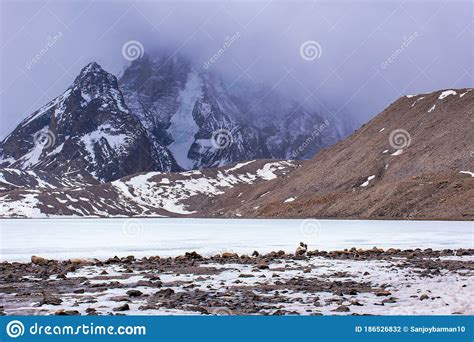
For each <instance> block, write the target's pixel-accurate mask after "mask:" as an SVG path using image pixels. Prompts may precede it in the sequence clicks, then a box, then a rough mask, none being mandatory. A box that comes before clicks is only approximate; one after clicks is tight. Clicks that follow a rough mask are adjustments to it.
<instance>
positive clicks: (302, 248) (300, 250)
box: [295, 242, 308, 255]
mask: <svg viewBox="0 0 474 342" xmlns="http://www.w3.org/2000/svg"><path fill="white" fill-rule="evenodd" d="M307 251H308V245H307V244H305V243H304V242H300V245H299V246H298V248H296V252H295V255H305V254H306V252H307Z"/></svg>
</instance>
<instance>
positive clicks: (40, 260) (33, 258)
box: [31, 255, 49, 266]
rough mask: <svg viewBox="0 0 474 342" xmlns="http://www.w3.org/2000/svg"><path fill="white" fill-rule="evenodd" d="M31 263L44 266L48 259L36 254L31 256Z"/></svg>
mask: <svg viewBox="0 0 474 342" xmlns="http://www.w3.org/2000/svg"><path fill="white" fill-rule="evenodd" d="M31 263H32V264H35V265H40V266H45V265H47V264H48V263H49V260H48V259H46V258H42V257H39V256H36V255H32V256H31Z"/></svg>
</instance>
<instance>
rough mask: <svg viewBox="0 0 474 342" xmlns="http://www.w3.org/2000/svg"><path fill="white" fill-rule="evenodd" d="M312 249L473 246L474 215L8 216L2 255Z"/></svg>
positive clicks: (0, 233)
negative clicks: (471, 218) (458, 218)
mask: <svg viewBox="0 0 474 342" xmlns="http://www.w3.org/2000/svg"><path fill="white" fill-rule="evenodd" d="M300 241H304V242H306V243H307V244H308V247H309V249H319V250H335V249H343V248H350V247H357V248H372V247H373V246H377V247H382V248H390V247H394V248H401V249H406V248H423V249H424V248H433V249H444V248H451V249H453V248H472V247H473V245H474V222H446V221H445V222H441V221H436V222H435V221H345V220H337V221H336V220H244V219H239V220H231V219H227V220H226V219H153V218H148V219H35V220H30V219H7V220H0V260H8V261H27V260H30V257H31V255H40V256H43V257H46V258H55V259H68V258H98V259H105V258H109V257H112V256H114V255H117V256H127V255H134V256H136V257H143V256H150V255H160V256H176V255H180V254H184V252H189V251H196V252H198V253H200V254H203V255H213V254H217V253H222V252H224V251H232V252H235V253H239V254H241V253H252V252H253V251H254V250H257V251H259V252H261V253H262V252H263V253H266V252H269V251H276V250H280V249H282V250H284V251H286V252H294V250H295V247H296V246H297V244H298V243H299V242H300Z"/></svg>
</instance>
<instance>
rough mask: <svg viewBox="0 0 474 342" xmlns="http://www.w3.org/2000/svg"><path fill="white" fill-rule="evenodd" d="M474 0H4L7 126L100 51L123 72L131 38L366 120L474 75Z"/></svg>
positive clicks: (468, 82)
mask: <svg viewBox="0 0 474 342" xmlns="http://www.w3.org/2000/svg"><path fill="white" fill-rule="evenodd" d="M472 6H473V4H472V2H470V1H432V2H425V1H411V2H403V1H364V2H361V1H357V2H355V1H354V2H352V1H316V2H314V1H293V2H289V1H255V2H250V1H236V2H224V1H222V2H220V1H212V2H211V1H209V2H206V1H169V2H150V1H145V2H131V1H114V2H111V1H92V0H91V1H74V2H70V1H55V2H43V1H34V2H33V1H25V2H18V1H2V4H1V19H2V20H1V27H2V30H1V31H2V32H1V44H2V60H1V65H2V69H1V79H0V80H1V84H0V91H1V99H2V105H1V122H2V125H1V130H0V137H4V136H6V135H7V134H8V133H9V132H10V131H11V130H12V129H13V128H15V126H16V125H17V124H18V123H19V122H20V121H21V120H22V119H24V118H25V117H26V116H27V115H28V114H30V113H31V112H33V111H34V110H36V109H38V108H39V107H40V106H42V105H44V104H45V103H47V102H48V101H50V100H51V99H52V98H54V97H55V96H58V95H59V94H61V93H62V92H63V91H64V90H65V89H66V88H67V87H68V86H69V85H70V84H71V83H72V82H73V81H74V79H75V77H76V76H77V75H78V73H79V72H80V70H81V69H82V68H83V67H84V66H85V65H86V64H88V63H89V62H92V61H95V62H97V63H99V64H100V65H101V66H102V67H103V68H104V70H106V71H108V72H111V73H113V74H114V75H116V76H120V75H122V74H123V72H124V69H125V68H126V67H127V66H128V65H130V63H131V61H130V60H131V59H133V55H131V56H127V54H126V51H127V50H126V45H127V43H130V42H133V44H135V45H132V47H135V48H137V47H138V50H135V51H138V53H139V54H141V53H146V54H147V55H148V56H149V57H150V58H151V59H155V58H156V57H158V56H165V60H166V59H169V58H177V56H185V58H186V59H188V60H189V61H191V62H192V63H193V64H194V66H195V67H196V68H197V69H199V70H201V71H203V72H212V73H216V74H219V75H220V77H222V78H223V80H224V82H225V84H226V87H227V88H228V90H229V91H232V88H233V87H234V86H239V85H242V84H243V85H245V84H249V85H253V86H255V87H257V86H259V85H261V84H264V85H265V86H266V87H268V89H272V90H274V91H278V92H281V93H283V94H285V95H286V96H289V97H291V98H294V99H295V101H299V102H301V103H304V104H305V105H307V106H309V107H311V106H319V107H323V108H325V109H327V110H328V111H331V113H332V114H333V115H334V116H336V117H339V119H342V120H344V119H345V118H346V117H347V118H348V117H349V116H351V118H353V119H355V120H356V121H357V122H359V123H363V122H365V121H367V120H368V119H370V118H371V117H373V116H375V115H376V114H377V113H378V112H380V111H381V110H383V109H384V108H385V107H386V106H387V105H388V104H389V103H390V102H392V101H394V100H395V99H396V98H398V97H399V96H402V95H404V94H410V93H422V92H431V91H434V90H438V89H448V88H463V87H472V86H473V83H474V82H473V75H474V72H473V50H472V46H471V45H472V41H473V22H472ZM129 45H130V44H129ZM130 51H132V52H133V50H130ZM124 54H125V55H124ZM162 58H163V57H162ZM263 96H264V94H263Z"/></svg>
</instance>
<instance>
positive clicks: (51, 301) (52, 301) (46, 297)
mask: <svg viewBox="0 0 474 342" xmlns="http://www.w3.org/2000/svg"><path fill="white" fill-rule="evenodd" d="M62 302H63V301H62V299H61V298H58V297H54V296H52V295H50V294H43V300H42V301H41V302H40V306H42V305H45V304H46V305H61V303H62Z"/></svg>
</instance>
